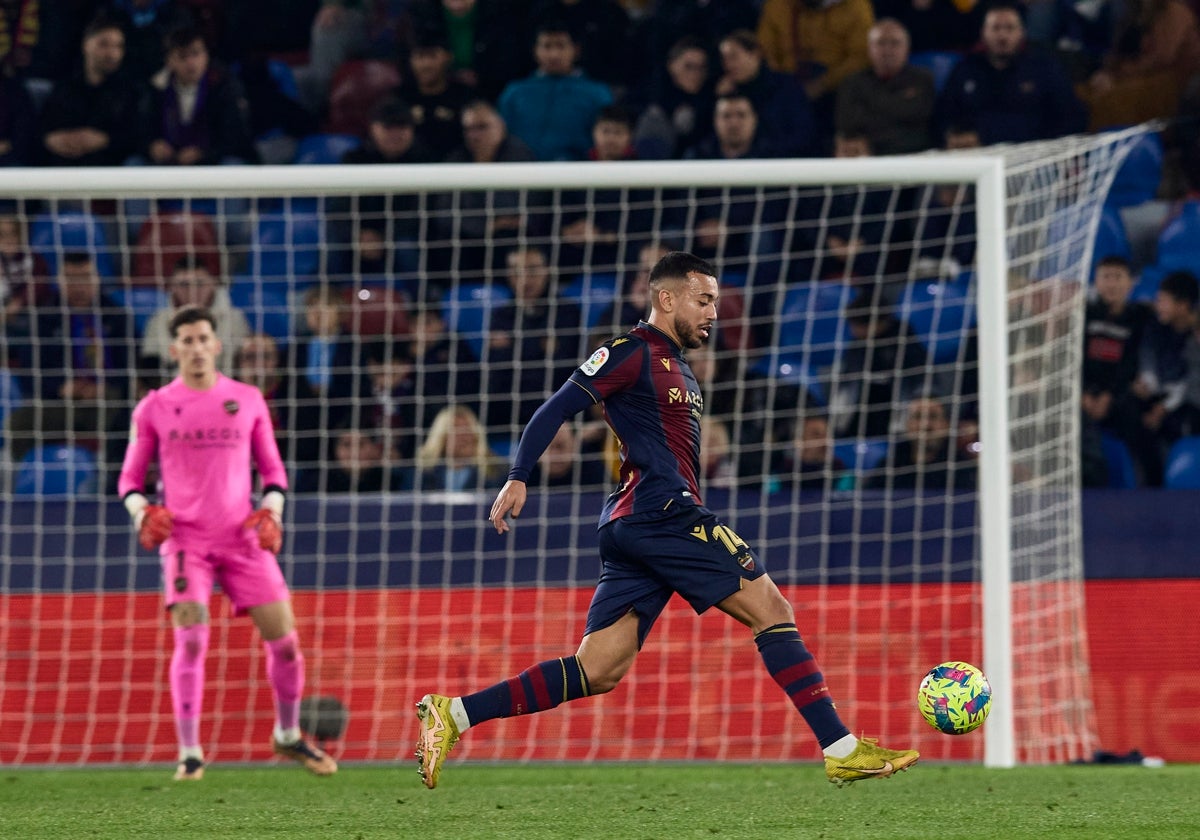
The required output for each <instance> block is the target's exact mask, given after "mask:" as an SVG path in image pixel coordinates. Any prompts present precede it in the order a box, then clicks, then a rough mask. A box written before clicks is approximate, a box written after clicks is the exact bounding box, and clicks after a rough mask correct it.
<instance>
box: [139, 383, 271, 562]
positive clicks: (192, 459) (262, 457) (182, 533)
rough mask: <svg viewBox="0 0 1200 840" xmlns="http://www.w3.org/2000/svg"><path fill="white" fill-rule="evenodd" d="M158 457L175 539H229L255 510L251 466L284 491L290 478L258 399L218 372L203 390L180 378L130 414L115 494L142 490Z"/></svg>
mask: <svg viewBox="0 0 1200 840" xmlns="http://www.w3.org/2000/svg"><path fill="white" fill-rule="evenodd" d="M155 456H157V457H158V462H159V471H160V473H161V474H162V483H163V502H162V503H163V504H164V505H165V506H166V508H167V510H169V511H171V513H172V514H174V516H175V528H174V531H173V532H172V537H173V538H174V539H177V540H184V541H186V540H188V539H189V538H193V537H195V538H202V539H205V540H211V541H221V542H232V541H235V540H237V539H239V538H240V536H241V532H242V522H243V521H244V520H245V519H246V517H247V516H249V515H250V513H251V511H252V510H253V506H252V503H251V498H250V497H251V492H252V488H251V485H250V482H251V471H250V463H251V459H253V462H254V465H255V466H256V467H258V472H259V475H260V476H261V477H262V485H263V487H269V486H272V485H274V486H276V487H279V488H280V489H283V490H286V489H287V473H286V472H285V471H284V468H283V459H281V458H280V457H279V447H277V446H276V445H275V431H274V429H273V428H272V426H271V416H270V414H269V413H268V410H267V404H266V402H265V401H264V400H263V397H262V394H261V393H259V390H258V389H257V388H255V387H253V386H252V385H246V384H244V383H242V382H238V381H236V380H233V379H229V378H228V377H225V376H222V375H220V374H218V375H217V382H216V384H215V385H214V386H213V387H212V388H210V389H208V390H207V391H197V390H195V389H193V388H189V387H188V386H187V384H186V383H185V382H184V381H183V379H181V378H176V379H175V380H174V381H172V382H171V383H170V384H168V385H166V386H164V387H162V388H159V389H158V390H157V391H151V392H150V393H149V394H147V395H146V396H145V397H144V398H143V399H142V401H141V402H139V403H138V405H137V408H135V409H134V410H133V426H132V428H131V429H130V436H129V447H128V448H127V449H126V450H125V463H124V464H123V465H122V467H121V478H120V480H119V482H118V484H117V491H118V492H119V493H120V495H121V498H125V495H126V494H127V493H129V492H130V491H137V492H144V489H143V487H144V483H145V480H146V468H147V467H148V466H149V465H150V462H151V461H152V460H153V459H154V458H155Z"/></svg>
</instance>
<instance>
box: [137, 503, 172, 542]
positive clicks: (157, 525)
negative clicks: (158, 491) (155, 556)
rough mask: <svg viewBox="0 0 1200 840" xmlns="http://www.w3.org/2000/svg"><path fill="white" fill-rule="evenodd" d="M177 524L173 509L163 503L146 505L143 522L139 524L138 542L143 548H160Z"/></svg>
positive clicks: (143, 511)
mask: <svg viewBox="0 0 1200 840" xmlns="http://www.w3.org/2000/svg"><path fill="white" fill-rule="evenodd" d="M174 526H175V517H174V516H173V515H172V514H171V511H169V510H167V509H166V508H165V507H163V506H162V505H146V507H145V508H143V509H142V522H141V524H140V525H138V542H140V543H141V544H142V548H145V549H147V550H152V549H155V548H158V547H159V546H160V545H162V544H163V542H165V541H166V539H167V537H169V536H171V529H172V528H173V527H174Z"/></svg>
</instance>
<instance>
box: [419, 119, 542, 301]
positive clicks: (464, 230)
mask: <svg viewBox="0 0 1200 840" xmlns="http://www.w3.org/2000/svg"><path fill="white" fill-rule="evenodd" d="M462 125H463V145H462V147H461V148H460V149H458V150H457V151H455V152H453V153H452V154H451V155H450V157H449V158H447V161H446V162H447V163H507V162H512V161H532V160H535V157H534V155H533V152H532V151H530V149H529V147H528V146H526V145H525V143H524V142H523V141H522V140H521V139H520V138H519V137H514V136H513V135H511V134H509V133H508V127H507V126H506V125H505V122H504V119H503V118H502V117H501V116H500V113H499V112H498V111H497V110H496V108H495V107H494V106H493V105H491V104H490V103H488V102H484V101H483V100H475V101H474V102H472V103H470V104H469V105H467V107H466V108H464V109H463V114H462ZM530 198H531V197H530V196H526V197H525V198H524V199H523V198H522V196H521V194H520V193H519V192H517V191H516V190H496V191H493V192H490V193H489V192H481V191H470V192H464V191H459V192H456V193H450V194H441V195H438V196H436V197H435V198H434V199H433V204H434V207H435V210H436V216H435V220H434V224H435V230H436V232H437V234H438V236H437V238H438V239H439V240H440V241H441V242H443V243H445V246H444V247H442V248H440V249H434V250H433V251H432V252H431V262H432V265H431V268H432V270H433V272H434V273H435V275H440V274H443V273H448V272H449V271H450V270H451V266H452V265H453V266H454V267H455V269H456V270H457V271H458V272H459V277H461V278H467V277H471V275H472V273H475V272H481V271H483V269H484V268H485V267H487V268H491V265H490V264H489V257H490V255H491V254H492V253H493V246H495V245H498V244H500V245H502V244H505V243H506V241H508V240H511V239H512V238H514V237H515V235H516V234H517V233H518V232H520V231H521V230H526V231H530V230H531V229H532V226H533V225H535V224H536V220H535V219H534V218H532V217H531V214H530V212H529V208H530V206H531V204H530ZM456 246H457V252H454V250H453V249H454V248H455V247H456ZM452 261H454V262H452Z"/></svg>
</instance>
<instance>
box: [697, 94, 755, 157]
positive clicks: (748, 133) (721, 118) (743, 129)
mask: <svg viewBox="0 0 1200 840" xmlns="http://www.w3.org/2000/svg"><path fill="white" fill-rule="evenodd" d="M776 156H777V155H776V149H775V147H774V146H772V145H771V142H770V140H769V139H767V135H766V132H765V131H759V118H758V111H757V110H756V109H755V107H754V102H753V101H752V100H751V99H750V97H749V96H747V95H746V94H744V93H740V92H736V91H735V92H733V93H726V94H722V95H721V96H719V97H718V98H717V104H716V108H715V109H714V110H713V131H712V134H710V135H709V136H708V137H707V138H705V139H704V140H702V141H700V143H699V144H698V145H696V146H694V147H693V148H692V149H690V150H689V151H688V153H687V155H686V157H688V158H690V159H693V160H740V159H743V158H769V157H776Z"/></svg>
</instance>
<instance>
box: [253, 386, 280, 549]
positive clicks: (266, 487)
mask: <svg viewBox="0 0 1200 840" xmlns="http://www.w3.org/2000/svg"><path fill="white" fill-rule="evenodd" d="M257 411H258V416H257V418H256V420H255V423H254V430H253V432H251V438H250V454H251V456H252V457H253V458H254V465H255V466H256V467H257V468H258V474H259V475H260V476H261V477H262V481H263V493H262V501H261V502H259V505H258V510H256V511H254V513H252V514H250V515H249V516H248V517H246V521H245V522H244V523H242V524H243V527H246V528H249V529H251V530H253V531H254V532H256V533H257V534H258V544H259V546H260V547H261V548H265V549H266V550H267V551H269V552H271V553H272V554H278V553H279V550H280V549H281V548H283V505H284V500H285V494H286V493H287V486H288V484H287V470H286V469H284V466H283V458H281V457H280V456H279V446H278V444H276V443H275V429H274V427H273V426H272V425H271V415H270V412H269V411H268V410H267V404H266V402H265V401H264V400H263V399H262V397H261V395H260V396H259V401H258V405H257Z"/></svg>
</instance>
